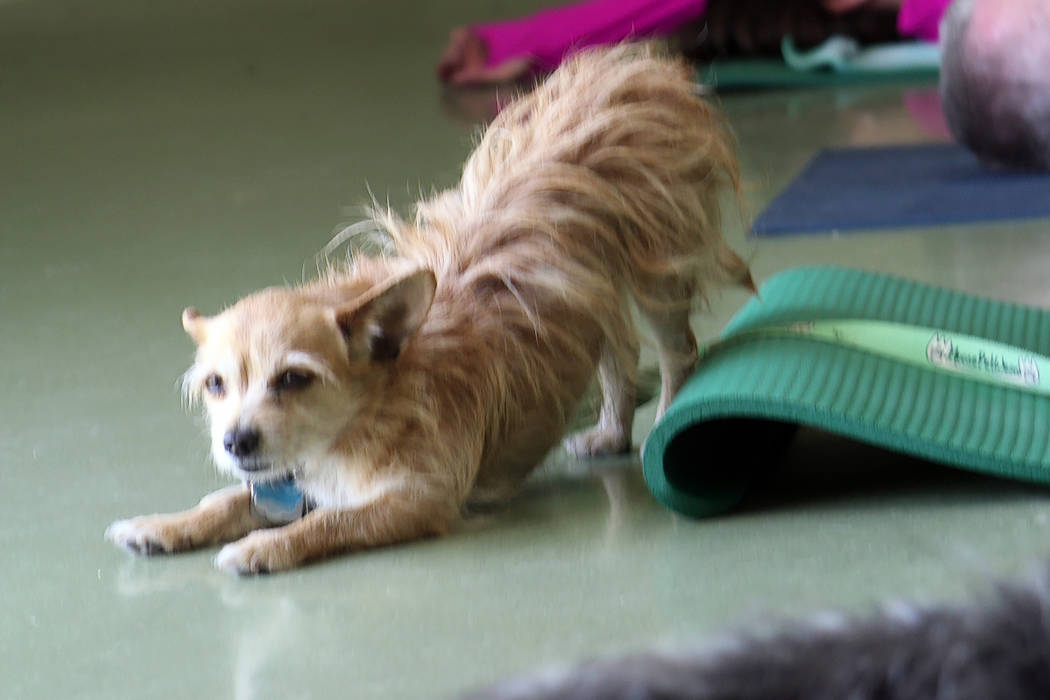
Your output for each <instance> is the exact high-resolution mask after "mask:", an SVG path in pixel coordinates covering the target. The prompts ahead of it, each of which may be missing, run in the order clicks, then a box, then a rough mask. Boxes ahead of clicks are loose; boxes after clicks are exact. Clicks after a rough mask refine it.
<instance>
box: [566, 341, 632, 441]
mask: <svg viewBox="0 0 1050 700" xmlns="http://www.w3.org/2000/svg"><path fill="white" fill-rule="evenodd" d="M637 366H638V343H637V341H636V340H632V341H631V342H630V343H629V344H628V345H627V347H626V349H625V350H624V351H623V352H616V351H615V350H614V349H612V348H610V347H609V345H608V343H607V344H606V345H605V347H603V349H602V354H601V357H600V358H599V359H598V383H599V384H600V385H601V390H602V407H601V411H600V413H599V414H598V423H597V424H596V425H594V426H593V427H591V428H588V429H587V430H584V431H581V432H579V433H575V434H573V435H570V436H569V437H568V438H566V440H565V449H566V450H568V451H569V453H570V454H573V455H576V456H577V457H598V456H603V455H613V454H622V453H624V452H627V451H628V450H630V449H631V426H632V424H633V423H634V408H635V398H636V395H637V386H636V384H635V382H636V375H637Z"/></svg>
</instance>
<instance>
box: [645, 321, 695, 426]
mask: <svg viewBox="0 0 1050 700" xmlns="http://www.w3.org/2000/svg"><path fill="white" fill-rule="evenodd" d="M642 313H643V314H644V315H645V318H646V320H647V321H648V322H649V325H650V326H651V327H652V330H653V334H654V335H655V337H656V344H657V353H658V358H659V362H660V403H659V405H658V406H657V409H656V420H660V418H661V417H662V416H663V415H664V413H665V412H666V411H667V409H668V407H669V406H670V405H671V401H673V400H674V397H675V395H676V394H677V393H678V390H679V389H681V388H682V385H683V384H685V380H687V379H688V378H689V375H691V374H692V373H693V370H694V369H695V368H696V358H697V354H696V353H697V348H696V336H694V335H693V330H692V328H690V326H689V308H688V307H685V308H668V309H662V310H653V309H645V310H643V312H642Z"/></svg>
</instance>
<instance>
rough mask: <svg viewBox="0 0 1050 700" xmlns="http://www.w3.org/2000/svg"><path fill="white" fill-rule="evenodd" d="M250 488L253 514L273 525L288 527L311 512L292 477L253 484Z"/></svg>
mask: <svg viewBox="0 0 1050 700" xmlns="http://www.w3.org/2000/svg"><path fill="white" fill-rule="evenodd" d="M249 488H250V489H251V496H252V504H251V509H252V513H254V514H255V515H257V516H258V517H260V518H262V519H263V520H265V521H266V522H268V523H270V524H272V525H287V524H288V523H290V522H294V521H296V520H298V519H299V518H301V517H303V516H304V515H306V513H307V512H308V511H309V510H310V508H309V505H308V502H307V500H306V496H305V495H304V494H303V492H302V491H301V490H300V489H299V486H298V485H296V483H295V479H293V478H292V477H287V478H285V479H281V480H280V481H266V482H263V483H261V484H255V483H251V484H249Z"/></svg>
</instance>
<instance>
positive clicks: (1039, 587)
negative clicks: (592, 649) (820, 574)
mask: <svg viewBox="0 0 1050 700" xmlns="http://www.w3.org/2000/svg"><path fill="white" fill-rule="evenodd" d="M833 620H834V622H833V623H829V622H828V621H827V620H826V619H825V620H824V621H823V622H818V621H813V622H810V623H806V624H798V625H794V626H789V627H787V628H785V629H783V630H781V631H780V632H777V633H774V634H770V635H763V636H753V637H743V638H740V639H737V640H734V641H733V643H731V644H728V645H725V646H724V648H722V649H721V650H708V651H700V652H692V653H689V652H684V653H675V654H660V653H649V654H641V655H636V656H626V657H620V658H614V659H606V660H599V661H593V662H590V663H587V664H585V665H583V666H580V667H578V668H576V669H573V670H569V671H565V672H547V673H543V674H537V675H533V676H525V677H522V678H519V679H517V680H512V681H509V682H505V683H503V684H501V685H497V686H495V687H492V688H489V689H487V690H482V691H480V692H476V693H474V694H470V695H467V696H465V698H466V699H467V700H525V699H526V698H528V699H530V700H568V699H570V698H572V699H574V700H591V699H593V700H598V699H599V698H601V699H603V700H606V699H608V700H657V699H660V700H685V699H686V698H689V699H690V700H759V699H762V700H802V699H805V700H1036V699H1037V698H1038V699H1039V700H1046V699H1047V698H1050V568H1047V569H1045V570H1043V571H1042V572H1041V573H1040V574H1039V575H1038V576H1037V577H1036V578H1035V580H1034V581H1033V582H1031V583H1029V584H1026V585H1016V584H1015V585H1003V586H1000V587H998V588H997V589H996V590H995V591H994V594H993V595H991V596H987V597H986V598H985V599H982V600H980V601H977V602H975V603H973V604H970V605H965V606H940V607H930V608H902V607H900V606H897V607H896V608H892V609H888V610H887V611H885V612H883V613H882V614H880V615H878V616H875V617H873V618H869V619H855V620H849V619H846V618H833Z"/></svg>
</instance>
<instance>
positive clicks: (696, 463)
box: [643, 268, 1050, 517]
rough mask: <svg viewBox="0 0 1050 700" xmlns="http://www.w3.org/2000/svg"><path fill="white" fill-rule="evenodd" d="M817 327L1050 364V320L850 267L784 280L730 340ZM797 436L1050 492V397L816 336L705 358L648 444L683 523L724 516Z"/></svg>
mask: <svg viewBox="0 0 1050 700" xmlns="http://www.w3.org/2000/svg"><path fill="white" fill-rule="evenodd" d="M817 319H873V320H880V321H890V322H894V323H901V324H908V325H916V326H925V327H930V328H938V329H942V330H945V331H953V332H956V333H962V334H966V335H972V336H978V337H982V338H988V339H990V340H995V341H998V342H1002V343H1006V344H1009V345H1014V346H1018V347H1022V348H1025V349H1028V350H1031V351H1033V352H1035V353H1038V354H1042V355H1050V313H1048V312H1045V311H1041V310H1039V309H1034V308H1031V307H1024V306H1019V305H1013V304H1006V303H1003V302H998V301H993V300H990V299H983V298H979V297H974V296H971V295H967V294H962V293H959V292H954V291H951V290H947V289H941V288H936V287H930V286H927V285H923V284H919V283H916V282H910V281H907V280H902V279H899V278H895V277H890V276H886V275H879V274H875V273H870V272H862V271H858V270H851V269H845V268H802V269H795V270H791V271H788V272H784V273H781V274H779V275H777V276H775V277H773V278H771V279H770V280H769V281H768V282H767V283H766V284H764V285H763V286H762V290H761V294H760V297H757V298H754V299H752V300H751V301H750V302H749V303H748V304H747V306H745V308H744V309H743V310H742V311H741V312H740V313H739V314H737V316H736V317H735V318H734V319H733V320H732V321H731V322H730V323H729V325H728V326H727V327H726V330H725V332H724V334H723V337H730V336H733V335H735V334H738V333H740V332H742V331H746V330H750V329H754V328H759V327H762V326H768V325H771V324H778V323H790V322H794V321H809V320H817ZM741 419H742V420H741ZM784 423H787V424H801V425H807V426H813V427H817V428H821V429H824V430H828V431H831V432H834V433H839V434H842V435H846V436H849V437H852V438H854V439H857V440H861V441H864V442H868V443H871V444H875V445H879V446H882V447H886V448H890V449H894V450H899V451H902V452H906V453H908V454H912V455H916V456H920V457H924V458H927V459H931V460H934V461H938V462H942V463H945V464H949V465H953V466H958V467H962V468H966V469H971V470H974V471H978V472H983V473H987V474H994V475H999V476H1005V477H1011V478H1016V479H1022V480H1026V481H1034V482H1044V483H1048V482H1050V398H1048V397H1045V396H1040V395H1037V394H1033V393H1029V392H1024V391H1019V390H1016V389H1013V388H1010V387H1004V386H996V385H992V384H987V383H981V382H976V381H973V380H971V379H967V378H966V377H964V376H960V375H952V374H947V373H943V372H938V371H935V370H933V369H932V368H931V369H924V368H921V367H918V366H914V365H908V364H905V363H902V362H899V361H896V360H892V359H889V358H886V357H883V356H880V355H875V354H871V353H868V352H865V351H863V350H858V349H854V348H849V347H843V346H838V345H831V344H828V343H824V342H820V341H818V340H812V339H807V338H804V337H799V338H766V339H755V340H741V341H740V342H739V343H734V344H732V345H730V346H728V347H726V348H724V349H720V350H717V351H716V352H714V353H712V354H711V355H710V356H708V357H707V358H705V359H704V361H703V362H702V363H701V365H700V366H699V367H698V368H697V371H696V373H695V374H694V376H693V377H692V378H691V379H690V380H689V381H688V382H687V383H686V385H685V386H683V388H682V390H681V391H680V392H679V395H678V397H677V398H676V399H675V401H674V403H673V404H672V406H671V408H670V409H669V410H668V411H667V414H666V415H665V416H664V418H663V419H662V420H661V421H660V423H659V424H658V425H657V426H656V427H654V429H653V432H652V433H651V434H650V436H649V439H648V440H647V442H646V445H645V450H644V453H643V467H644V472H645V478H646V482H647V483H648V484H649V488H650V490H651V491H652V492H653V494H654V496H656V498H657V499H658V500H660V501H661V502H662V503H664V504H665V505H667V506H668V507H670V508H672V509H674V510H677V511H680V512H682V513H685V514H687V515H692V516H696V517H699V516H706V515H713V514H717V513H720V512H723V511H725V510H726V509H729V508H731V507H733V506H734V505H736V504H737V503H738V502H739V500H740V499H741V498H742V497H743V496H744V494H745V493H746V492H747V490H748V488H749V487H750V486H751V483H752V482H753V480H754V479H755V478H756V475H757V474H758V473H759V472H761V471H762V470H763V469H764V468H766V467H767V466H768V462H770V461H772V460H774V458H775V454H774V452H773V451H772V448H773V447H775V445H774V443H777V442H778V441H779V442H780V444H781V446H783V445H784V444H786V439H787V438H788V437H789V436H790V433H789V432H785V431H784V429H783V424H784ZM775 426H779V427H778V428H776V429H773V427H775ZM771 429H772V430H773V432H770V431H771ZM732 442H735V443H737V444H731V443H732ZM756 448H759V449H756ZM752 453H753V454H755V455H757V456H750V457H749V455H752Z"/></svg>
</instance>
